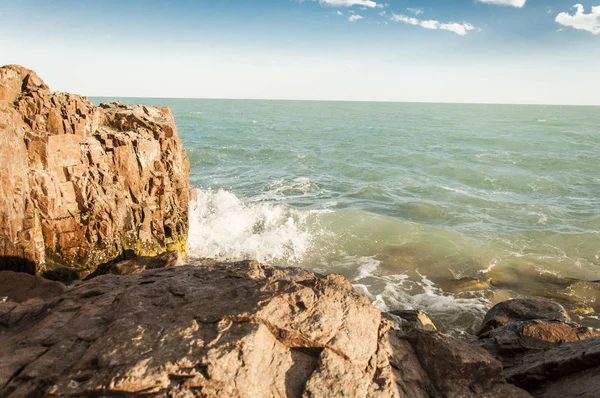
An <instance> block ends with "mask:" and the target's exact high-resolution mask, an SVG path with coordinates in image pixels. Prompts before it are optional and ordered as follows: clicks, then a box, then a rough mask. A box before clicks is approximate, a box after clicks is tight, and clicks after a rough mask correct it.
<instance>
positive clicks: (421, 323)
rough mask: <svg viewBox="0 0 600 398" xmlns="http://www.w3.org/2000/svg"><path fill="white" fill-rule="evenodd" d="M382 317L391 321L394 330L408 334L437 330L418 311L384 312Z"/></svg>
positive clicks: (425, 316)
mask: <svg viewBox="0 0 600 398" xmlns="http://www.w3.org/2000/svg"><path fill="white" fill-rule="evenodd" d="M383 316H384V317H386V318H387V319H389V320H390V321H392V323H393V324H394V329H396V330H401V331H403V332H404V333H409V332H411V331H412V330H414V329H417V330H437V328H436V327H435V325H434V324H433V321H432V320H431V319H430V318H429V317H428V316H427V315H426V314H425V313H424V312H421V311H418V310H395V311H390V312H386V313H384V314H383Z"/></svg>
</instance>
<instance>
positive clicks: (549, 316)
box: [477, 299, 600, 397]
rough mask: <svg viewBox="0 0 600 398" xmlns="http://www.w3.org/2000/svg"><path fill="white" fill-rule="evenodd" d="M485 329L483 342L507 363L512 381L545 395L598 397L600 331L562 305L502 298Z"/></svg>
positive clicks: (482, 336)
mask: <svg viewBox="0 0 600 398" xmlns="http://www.w3.org/2000/svg"><path fill="white" fill-rule="evenodd" d="M491 326H494V328H491ZM482 330H487V331H485V332H483V333H482V334H481V335H480V336H479V340H478V341H477V344H478V345H480V346H481V347H483V348H485V349H486V350H487V351H488V352H489V353H491V354H492V355H493V356H494V357H495V358H497V359H499V360H500V361H501V362H502V366H503V373H504V376H505V377H506V379H507V380H508V381H509V382H510V383H513V384H515V385H517V386H519V387H521V388H524V389H526V390H528V391H530V392H532V393H533V394H534V395H535V396H540V397H558V396H563V397H564V396H578V397H579V396H581V397H595V396H597V391H598V387H600V381H599V379H597V378H596V377H595V376H596V375H600V334H599V333H598V332H596V331H593V330H591V329H589V328H586V327H582V326H581V325H578V324H577V323H575V322H572V321H571V320H570V319H569V317H568V315H567V314H566V312H565V310H564V308H563V307H562V306H561V305H560V304H557V303H554V302H551V301H543V300H536V299H519V300H509V301H506V302H502V303H499V304H498V305H497V306H496V307H494V308H492V309H491V310H490V312H489V313H488V314H487V315H486V317H485V319H484V321H483V325H482ZM559 391H562V395H561V393H559Z"/></svg>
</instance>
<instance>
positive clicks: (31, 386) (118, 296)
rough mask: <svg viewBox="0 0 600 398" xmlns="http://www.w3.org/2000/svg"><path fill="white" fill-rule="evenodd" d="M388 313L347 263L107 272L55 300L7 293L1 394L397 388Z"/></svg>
mask: <svg viewBox="0 0 600 398" xmlns="http://www.w3.org/2000/svg"><path fill="white" fill-rule="evenodd" d="M9 304H10V306H11V308H10V310H7V309H6V308H5V307H6V306H8V305H9ZM3 306H4V307H3ZM3 308H4V312H3V310H2V309H3ZM386 325H387V324H386V323H382V322H381V314H380V313H379V311H377V310H376V309H375V308H374V307H372V306H371V304H370V303H369V301H368V299H367V298H366V297H364V296H362V295H359V294H358V293H356V292H355V291H354V289H353V287H352V285H351V284H350V283H349V282H348V281H347V280H346V279H345V278H343V277H342V276H339V275H329V276H326V277H317V276H315V275H314V274H312V273H309V272H307V271H304V270H300V269H287V270H280V269H274V268H269V267H263V266H261V265H260V264H258V263H256V262H251V263H248V262H244V263H234V264H225V265H223V264H221V265H215V266H211V267H194V266H183V267H175V268H162V269H157V270H150V271H146V272H144V273H141V274H137V275H131V276H115V275H104V276H100V277H97V278H94V279H92V280H90V281H87V282H83V283H80V284H78V285H77V286H74V287H72V288H71V289H69V291H67V292H65V293H64V294H63V295H61V296H60V297H59V298H58V299H57V300H56V302H54V303H51V304H47V303H46V304H42V303H35V302H34V300H29V301H27V302H25V303H22V304H15V303H4V304H0V330H1V334H0V357H1V358H3V361H2V364H1V365H0V396H8V395H11V394H13V395H12V396H15V397H18V396H25V395H27V394H29V393H31V392H33V391H36V392H37V394H40V395H44V394H48V395H52V396H89V395H100V396H102V395H107V396H111V395H119V394H121V395H123V394H140V395H142V394H149V395H165V394H171V395H174V396H191V395H193V394H195V395H201V396H206V397H268V396H289V397H295V396H302V394H304V396H310V397H331V396H341V395H342V394H346V396H357V397H358V396H362V397H366V396H373V397H374V396H386V397H392V396H395V392H394V389H395V384H394V383H393V379H389V377H391V368H390V366H389V363H388V362H387V356H385V355H382V354H381V353H380V351H381V350H382V348H380V344H379V339H380V334H382V333H383V330H384V329H385V326H386ZM5 358H6V359H7V360H5ZM386 372H387V373H386ZM386 375H387V376H386Z"/></svg>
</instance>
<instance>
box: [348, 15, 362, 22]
mask: <svg viewBox="0 0 600 398" xmlns="http://www.w3.org/2000/svg"><path fill="white" fill-rule="evenodd" d="M361 19H364V18H363V16H362V15H358V14H354V15H350V16H349V17H348V21H350V22H356V21H360V20H361Z"/></svg>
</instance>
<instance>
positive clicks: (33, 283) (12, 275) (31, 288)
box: [0, 271, 67, 303]
mask: <svg viewBox="0 0 600 398" xmlns="http://www.w3.org/2000/svg"><path fill="white" fill-rule="evenodd" d="M66 289H67V288H66V287H65V285H63V284H62V283H58V282H52V281H49V280H46V279H44V278H40V277H38V276H33V275H29V274H26V273H23V272H13V271H0V299H2V298H3V297H5V298H6V301H13V302H15V303H21V302H23V301H27V300H29V299H30V298H41V299H51V298H53V297H56V296H59V295H61V294H62V293H64V292H65V290H66Z"/></svg>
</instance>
